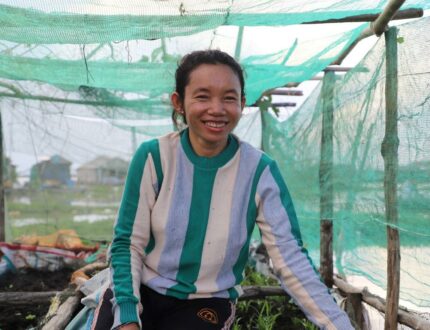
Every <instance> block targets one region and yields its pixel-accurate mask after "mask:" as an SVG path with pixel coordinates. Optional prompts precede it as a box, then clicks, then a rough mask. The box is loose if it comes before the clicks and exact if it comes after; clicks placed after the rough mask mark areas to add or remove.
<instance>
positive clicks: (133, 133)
mask: <svg viewBox="0 0 430 330" xmlns="http://www.w3.org/2000/svg"><path fill="white" fill-rule="evenodd" d="M131 148H132V149H133V150H132V154H134V153H135V152H136V149H137V139H136V127H134V126H133V127H132V128H131Z"/></svg>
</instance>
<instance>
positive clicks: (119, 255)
mask: <svg viewBox="0 0 430 330" xmlns="http://www.w3.org/2000/svg"><path fill="white" fill-rule="evenodd" d="M147 158H148V149H147V148H146V146H145V145H144V144H142V146H141V147H140V148H139V149H138V150H137V151H136V154H135V155H134V157H133V159H132V161H131V164H130V168H129V170H128V174H127V180H126V184H125V188H124V194H123V198H122V202H121V207H120V209H119V213H118V221H117V224H116V226H115V231H114V237H113V240H112V246H111V255H115V257H114V258H113V259H112V267H113V270H114V272H113V282H114V290H115V296H117V297H118V299H117V302H118V303H121V302H133V303H135V304H136V303H138V299H137V298H136V297H135V296H134V295H133V285H132V274H131V254H130V236H131V234H132V231H133V225H134V220H135V218H136V212H137V206H138V203H139V197H140V183H141V181H142V176H143V170H144V167H145V164H146V161H147ZM135 319H136V320H137V315H135V318H133V319H132V320H131V321H134V320H135ZM122 321H126V322H129V321H130V320H121V322H122Z"/></svg>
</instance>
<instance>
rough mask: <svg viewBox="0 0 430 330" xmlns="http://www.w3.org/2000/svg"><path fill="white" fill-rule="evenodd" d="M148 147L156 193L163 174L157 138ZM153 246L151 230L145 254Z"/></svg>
mask: <svg viewBox="0 0 430 330" xmlns="http://www.w3.org/2000/svg"><path fill="white" fill-rule="evenodd" d="M148 147H149V150H150V153H151V156H152V160H153V161H154V167H155V173H156V175H157V186H158V192H157V193H159V192H160V189H161V185H162V184H163V178H164V175H163V168H162V166H161V157H160V144H159V141H158V139H155V140H152V141H149V142H148ZM154 247H155V238H154V235H153V233H152V230H151V232H150V237H149V242H148V245H147V246H146V248H145V254H149V253H150V252H151V251H152V250H153V249H154Z"/></svg>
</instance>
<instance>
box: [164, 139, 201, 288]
mask: <svg viewBox="0 0 430 330" xmlns="http://www.w3.org/2000/svg"><path fill="white" fill-rule="evenodd" d="M177 153H178V154H177V163H176V177H175V182H174V185H173V192H172V200H171V203H170V209H169V215H168V218H167V223H166V228H165V241H164V247H163V251H162V253H161V255H160V261H159V264H158V269H157V272H158V274H163V276H164V277H166V278H167V279H171V280H175V279H176V274H177V272H178V268H179V261H180V258H181V253H182V248H183V246H184V240H185V236H186V232H187V227H188V221H189V213H190V204H191V195H192V188H193V182H192V180H190V179H189V178H192V177H193V166H192V164H191V162H190V161H189V160H188V158H187V157H186V155H185V153H184V152H183V150H182V147H181V144H180V143H179V144H178V149H177Z"/></svg>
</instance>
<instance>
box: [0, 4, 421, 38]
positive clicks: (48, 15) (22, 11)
mask: <svg viewBox="0 0 430 330" xmlns="http://www.w3.org/2000/svg"><path fill="white" fill-rule="evenodd" d="M387 3H388V0H381V1H372V0H359V1H351V0H342V1H337V0H325V1H282V0H272V1H261V0H260V1H259V0H257V1H256V0H250V1H231V0H221V1H209V2H208V1H206V2H202V1H196V0H181V1H165V2H162V3H161V2H160V1H157V0H146V1H145V2H139V1H133V0H126V1H121V3H117V2H116V1H94V0H86V1H83V0H74V1H67V2H66V1H64V2H61V1H56V2H55V3H51V2H49V3H48V2H43V1H23V0H2V1H0V26H2V27H3V28H2V34H3V36H4V37H3V38H2V39H4V40H9V41H15V42H19V43H42V44H54V43H66V44H72V43H75V44H88V43H102V42H110V41H112V40H135V39H159V38H165V37H174V36H180V35H191V34H195V33H198V32H201V31H206V30H211V29H215V28H217V27H218V26H221V25H225V26H229V25H235V26H285V25H292V24H300V23H305V22H311V21H320V20H328V19H339V18H343V17H346V16H352V15H359V14H369V13H370V14H372V13H379V12H381V11H382V9H383V8H384V7H385V5H386V4H387ZM402 8H403V9H407V8H424V9H425V8H429V4H428V1H426V0H410V1H407V2H406V3H405V4H404V5H403V7H402Z"/></svg>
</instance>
